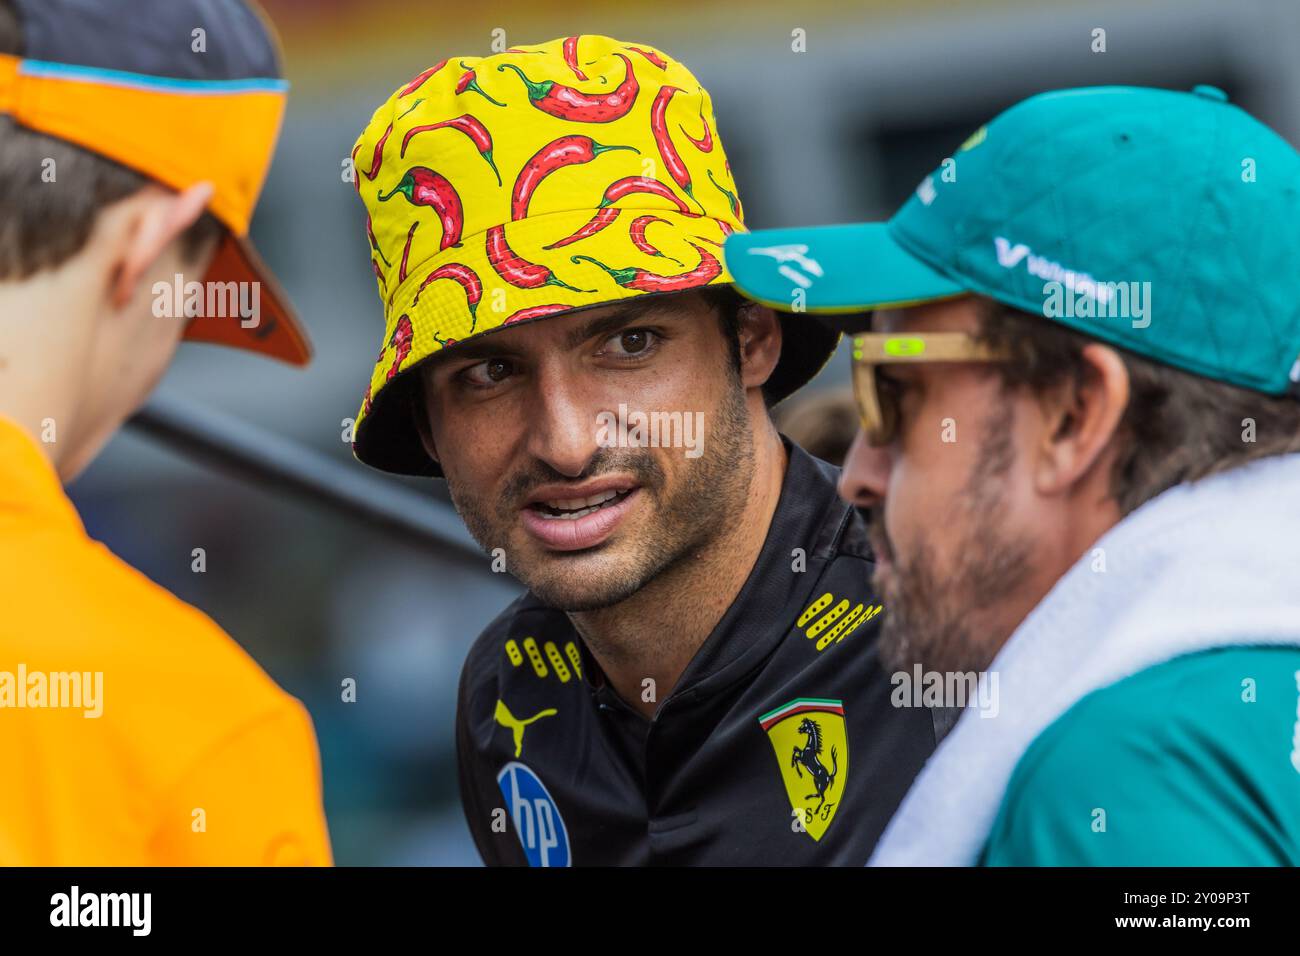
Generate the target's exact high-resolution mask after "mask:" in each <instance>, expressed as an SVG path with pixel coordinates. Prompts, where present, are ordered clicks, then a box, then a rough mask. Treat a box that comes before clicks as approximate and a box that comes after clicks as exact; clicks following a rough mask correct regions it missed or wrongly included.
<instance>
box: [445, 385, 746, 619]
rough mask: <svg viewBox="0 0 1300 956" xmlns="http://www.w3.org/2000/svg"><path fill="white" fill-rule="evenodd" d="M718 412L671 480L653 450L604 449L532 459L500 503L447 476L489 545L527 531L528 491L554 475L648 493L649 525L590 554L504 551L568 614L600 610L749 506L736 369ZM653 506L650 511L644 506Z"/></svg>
mask: <svg viewBox="0 0 1300 956" xmlns="http://www.w3.org/2000/svg"><path fill="white" fill-rule="evenodd" d="M728 378H729V380H730V385H729V387H728V388H727V390H726V393H725V394H724V396H723V398H722V400H721V402H720V403H719V405H718V407H717V408H716V409H715V410H714V411H713V413H712V421H713V427H712V428H711V429H710V430H709V432H708V441H707V442H705V443H704V445H703V447H705V448H707V451H705V453H704V454H701V455H700V457H698V458H695V459H688V461H689V464H688V465H687V467H686V468H685V469H684V470H683V471H682V472H681V475H682V477H681V479H680V480H679V482H678V484H677V487H675V488H674V487H671V484H670V481H669V477H668V473H667V472H666V471H665V469H664V467H663V465H662V463H661V462H660V459H659V458H658V457H657V456H656V454H655V450H654V449H650V448H598V449H597V450H596V453H595V454H594V455H592V458H591V461H590V462H589V463H588V465H587V467H586V468H585V469H584V470H583V472H582V474H580V475H578V476H576V477H574V476H565V475H561V474H560V473H559V472H557V471H555V470H554V469H553V468H551V467H550V466H549V465H547V464H546V463H545V462H542V461H537V460H534V461H533V462H531V463H530V464H528V465H526V466H525V467H523V468H521V469H520V470H519V471H518V472H516V473H515V474H513V475H511V476H510V477H509V479H507V480H506V482H505V483H504V485H503V486H502V489H501V491H500V493H499V494H498V495H497V498H496V501H495V503H490V502H487V501H485V500H483V496H482V495H479V494H476V490H475V489H474V488H472V487H471V486H470V483H466V482H460V481H453V479H452V478H451V476H450V474H448V476H447V490H448V492H449V493H450V495H451V499H452V503H453V504H454V505H455V506H456V510H457V511H458V512H459V513H460V516H461V519H462V520H463V521H464V522H465V527H466V528H467V529H468V530H469V533H470V534H471V535H472V536H473V538H474V540H475V541H477V542H478V543H479V545H480V546H481V547H482V548H483V549H484V550H487V551H490V550H491V549H492V548H494V547H498V546H501V542H505V541H508V540H509V538H510V535H511V534H512V533H522V532H521V531H520V526H519V512H520V508H521V507H522V506H523V502H524V501H526V500H527V497H528V495H529V493H530V492H531V491H532V489H534V488H536V487H538V486H539V485H542V484H546V483H550V482H564V481H572V482H578V481H585V480H587V479H590V478H593V477H598V476H600V475H608V474H619V475H626V476H630V477H632V478H633V479H634V480H635V482H636V483H637V485H638V486H639V491H638V492H637V494H638V495H642V496H645V498H646V499H647V500H646V501H644V502H642V503H641V505H640V507H639V510H640V511H641V512H642V513H643V514H645V515H646V517H645V518H644V519H642V520H643V521H644V523H645V528H644V529H642V530H639V531H638V532H637V533H636V534H635V535H631V534H627V533H626V532H625V533H623V534H622V535H618V534H616V535H615V538H614V539H613V540H611V541H607V542H605V543H603V544H600V545H597V546H596V547H594V548H590V549H587V550H585V551H575V552H562V553H561V552H545V551H542V552H540V553H538V552H537V551H536V550H535V549H531V548H527V549H507V553H508V561H509V565H508V567H509V570H510V571H511V573H513V574H514V576H515V577H516V578H518V579H519V581H520V582H522V583H523V585H524V586H525V587H527V588H528V590H529V591H531V592H532V593H533V595H534V596H535V597H537V599H538V600H539V601H541V602H542V603H543V604H545V605H547V606H548V607H551V608H555V609H557V610H562V611H570V612H576V611H595V610H600V609H602V608H607V607H612V606H613V605H616V604H619V603H621V602H623V601H625V600H627V599H628V598H630V597H631V596H632V595H634V594H636V593H637V592H638V591H640V590H641V589H642V588H644V587H645V586H646V585H647V584H649V583H650V582H651V581H653V580H654V579H655V578H657V577H659V576H660V575H662V574H663V573H665V572H666V571H668V570H670V569H671V568H673V567H674V566H676V565H677V564H678V563H680V562H681V561H682V560H683V559H684V558H686V557H687V556H689V555H691V554H693V553H696V552H698V551H699V550H701V549H704V548H707V547H708V545H709V544H710V543H711V542H713V541H715V540H717V539H719V538H720V537H722V535H723V534H724V533H726V532H727V531H728V530H729V529H730V527H731V524H732V523H733V522H734V519H735V516H736V515H737V514H738V513H739V512H740V511H741V510H742V509H743V507H744V504H745V499H746V497H747V496H748V494H749V486H750V483H751V481H752V479H753V474H754V443H753V435H752V433H751V430H750V427H751V423H750V419H749V410H748V408H747V407H746V405H745V389H744V386H743V384H742V383H741V381H740V378H739V376H738V375H737V374H735V372H734V370H733V371H731V373H730V374H729V375H728ZM647 505H648V506H649V507H648V508H647V507H646V506H647Z"/></svg>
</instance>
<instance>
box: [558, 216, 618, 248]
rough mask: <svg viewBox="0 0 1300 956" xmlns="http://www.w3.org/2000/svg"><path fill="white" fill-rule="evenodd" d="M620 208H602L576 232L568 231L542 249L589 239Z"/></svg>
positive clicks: (612, 217)
mask: <svg viewBox="0 0 1300 956" xmlns="http://www.w3.org/2000/svg"><path fill="white" fill-rule="evenodd" d="M622 211H623V210H621V209H602V210H600V211H599V212H597V213H596V215H594V216H592V217H591V218H590V219H588V220H587V221H586V223H584V224H583V225H582V226H581V227H580V228H579V229H578V230H577V231H576V232H573V233H570V234H569V235H567V236H565V237H564V238H563V239H560V240H557V241H556V242H552V243H551V244H550V245H549V246H542V248H543V249H559V248H560V247H561V246H568V245H572V244H573V243H575V242H578V241H580V240H582V239H590V238H591V237H592V236H594V235H595V234H596V233H598V232H600V231H601V230H602V229H604V228H605V227H606V226H609V225H611V224H612V223H613V222H614V220H615V219H617V218H618V214H619V213H621V212H622Z"/></svg>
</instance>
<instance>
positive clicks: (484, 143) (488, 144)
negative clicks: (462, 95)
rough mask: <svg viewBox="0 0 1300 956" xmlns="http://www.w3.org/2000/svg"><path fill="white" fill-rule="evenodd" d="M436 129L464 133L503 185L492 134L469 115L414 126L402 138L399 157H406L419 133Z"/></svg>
mask: <svg viewBox="0 0 1300 956" xmlns="http://www.w3.org/2000/svg"><path fill="white" fill-rule="evenodd" d="M434 129H454V130H456V131H457V132H458V133H464V134H465V135H466V136H468V137H469V141H470V142H471V143H473V144H474V148H475V149H477V150H478V152H479V155H480V156H482V157H483V158H484V159H485V160H487V164H488V165H489V166H491V167H492V172H493V173H494V174H495V175H496V178H497V185H498V186H500V185H501V173H499V172H498V171H497V164H496V163H495V162H493V160H492V134H491V133H489V132H488V130H487V127H486V126H484V125H483V124H482V123H481V122H479V121H478V120H477V119H475V118H474V117H472V116H470V115H469V114H468V113H466V114H464V115H463V116H457V117H456V118H455V119H449V120H443V121H442V122H441V123H429V124H428V125H427V126H414V127H412V128H411V129H409V130H407V132H406V135H405V136H403V137H402V149H401V152H399V153H398V156H399V157H404V156H406V147H407V144H408V143H410V142H411V137H413V136H415V135H416V134H417V133H427V132H428V131H429V130H434Z"/></svg>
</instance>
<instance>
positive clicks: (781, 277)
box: [723, 222, 968, 324]
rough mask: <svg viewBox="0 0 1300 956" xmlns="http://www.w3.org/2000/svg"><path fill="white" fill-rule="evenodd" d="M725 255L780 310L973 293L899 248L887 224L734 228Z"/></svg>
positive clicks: (868, 307)
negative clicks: (796, 227)
mask: <svg viewBox="0 0 1300 956" xmlns="http://www.w3.org/2000/svg"><path fill="white" fill-rule="evenodd" d="M723 255H724V258H725V260H726V264H727V268H728V270H729V271H730V272H731V275H732V277H733V278H734V280H735V283H736V287H737V288H739V289H740V290H741V291H742V292H744V293H745V295H747V296H749V297H750V298H751V299H753V300H755V301H756V302H761V303H762V304H764V305H767V306H770V307H771V308H774V309H779V310H781V311H783V312H810V313H814V314H820V315H828V316H834V315H851V314H854V313H857V314H861V313H863V312H870V311H872V310H873V309H885V308H901V307H903V306H908V305H919V304H921V303H924V302H933V301H936V300H939V299H951V298H955V297H957V296H960V295H964V294H966V292H967V291H968V290H966V289H964V288H963V287H962V286H960V285H958V284H957V283H956V282H954V281H952V280H951V279H949V278H948V277H947V276H945V275H944V274H943V273H941V272H938V271H937V270H935V269H933V268H932V267H931V266H929V265H927V264H926V263H925V262H923V261H921V260H920V259H918V258H917V257H916V256H914V255H912V254H911V253H910V252H908V251H907V250H906V249H904V248H903V247H902V246H900V245H899V244H898V243H897V242H896V241H895V240H894V238H893V236H891V235H890V232H889V223H885V222H872V223H857V224H852V225H838V226H810V227H807V228H801V229H760V230H758V231H756V232H748V233H736V234H735V235H732V236H729V237H727V241H726V245H725V246H724V247H723ZM823 321H826V320H823ZM828 324H834V320H830V322H829V323H828Z"/></svg>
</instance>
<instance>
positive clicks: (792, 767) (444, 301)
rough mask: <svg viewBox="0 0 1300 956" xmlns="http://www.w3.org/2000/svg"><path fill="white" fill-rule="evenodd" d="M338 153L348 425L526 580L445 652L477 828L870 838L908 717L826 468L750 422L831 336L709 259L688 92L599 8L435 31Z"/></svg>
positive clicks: (579, 835)
mask: <svg viewBox="0 0 1300 956" xmlns="http://www.w3.org/2000/svg"><path fill="white" fill-rule="evenodd" d="M353 158H354V162H355V165H356V168H357V172H358V175H357V186H358V190H359V192H360V194H361V198H362V201H363V202H364V203H365V207H366V211H367V213H368V218H367V232H368V238H369V242H370V248H371V259H372V266H373V269H374V271H375V274H376V276H377V281H378V291H379V294H380V298H381V301H382V303H383V308H384V312H385V319H386V326H385V331H384V338H383V341H382V345H383V349H382V352H381V353H380V355H379V359H378V361H377V362H376V364H375V366H374V368H373V371H372V372H371V375H370V381H369V384H368V386H367V388H366V390H365V395H364V397H363V399H362V407H361V411H360V413H359V415H358V419H357V426H356V430H355V433H354V437H355V444H354V449H355V452H356V455H357V457H358V458H359V459H360V460H361V461H363V462H365V463H367V464H370V465H373V466H375V467H377V468H381V469H384V470H386V471H391V472H397V473H401V474H412V475H426V476H434V475H437V476H441V477H445V478H446V481H447V486H448V489H449V491H450V493H451V497H452V500H453V502H454V503H455V505H456V507H457V509H458V510H459V512H460V515H461V517H462V518H463V519H464V521H465V524H466V525H467V527H468V528H469V530H470V532H471V533H472V534H473V535H474V537H475V538H476V540H477V541H478V542H479V543H480V544H481V545H482V546H483V548H484V549H485V550H486V551H488V552H490V553H491V554H492V555H493V560H494V561H495V562H496V566H497V567H498V569H502V568H503V569H504V570H507V571H509V572H510V573H512V574H514V575H515V576H516V577H517V578H519V580H521V581H522V582H523V583H524V584H525V585H527V587H528V593H527V594H526V595H525V596H524V597H523V598H521V599H520V600H519V601H517V602H516V603H515V604H513V605H511V606H510V607H509V608H507V609H506V610H505V611H504V612H503V613H502V614H501V616H500V617H499V618H497V620H496V621H494V622H493V623H492V624H491V625H489V627H488V628H487V629H486V630H485V631H484V633H483V634H482V635H481V636H480V637H479V639H478V640H477V642H476V643H475V645H474V647H473V649H472V650H471V652H470V654H469V657H468V659H467V661H466V663H465V667H464V671H463V674H462V677H461V685H460V697H459V705H458V709H457V714H458V719H457V728H456V744H457V753H458V758H459V769H460V786H461V794H462V800H463V804H464V808H465V814H466V818H467V821H468V823H469V827H470V831H471V832H472V834H473V836H474V839H475V841H476V843H477V846H478V849H479V851H480V853H481V855H482V856H483V859H484V860H485V861H486V862H488V863H492V864H524V863H527V864H530V865H534V866H565V865H571V864H580V865H591V864H649V863H668V864H764V863H787V864H788V863H804V864H813V863H857V864H860V863H863V862H865V861H866V859H867V856H868V855H869V854H870V851H871V847H872V846H873V845H874V842H875V839H876V837H877V836H878V835H879V833H880V831H881V830H882V829H883V827H884V825H885V823H886V821H887V820H888V819H889V816H890V814H891V813H892V812H893V810H894V807H895V806H896V804H897V801H898V800H899V799H900V798H901V797H902V794H903V793H904V791H905V790H906V789H907V786H908V784H909V783H910V781H911V779H912V775H913V774H914V773H915V772H916V770H917V769H918V768H919V767H920V766H921V764H922V763H923V762H924V760H925V758H926V756H927V755H928V754H929V753H930V751H931V750H932V749H933V747H934V743H935V739H936V732H935V726H934V722H933V718H932V714H931V712H930V711H929V710H926V709H900V708H896V707H894V706H891V704H890V700H889V697H890V693H889V690H890V689H889V685H888V682H887V680H886V678H885V675H884V674H883V673H882V672H881V671H880V669H879V666H878V665H877V663H876V658H875V654H874V653H873V650H872V648H873V646H874V642H875V636H876V630H877V627H878V620H877V619H878V616H879V613H880V606H879V604H878V602H877V601H876V600H875V598H874V596H873V595H872V593H871V592H870V590H869V588H868V587H867V585H866V583H865V582H866V581H867V579H868V577H869V569H870V561H871V553H870V550H869V548H868V546H867V543H866V525H865V522H864V521H863V519H862V518H861V516H860V515H859V514H858V513H857V511H855V510H854V509H852V508H850V507H848V506H847V505H845V504H844V503H843V502H841V501H840V500H839V499H838V498H837V497H836V493H835V485H836V481H837V478H838V471H837V469H835V468H833V467H831V466H830V465H827V464H826V463H825V462H820V461H818V460H817V459H815V458H813V457H812V456H811V455H809V454H807V453H806V452H804V451H803V450H801V449H800V448H799V447H798V446H797V445H795V444H794V443H792V442H790V441H788V440H787V439H784V438H783V437H782V436H781V435H780V434H779V433H778V432H777V430H776V427H775V426H774V425H773V423H772V419H771V416H770V414H769V408H770V406H771V405H774V404H775V403H777V402H779V401H781V400H782V399H783V398H785V397H786V396H787V395H789V394H790V393H792V392H793V391H795V390H796V389H798V388H799V387H800V386H802V385H803V384H804V383H806V382H807V381H808V380H809V379H811V378H812V377H813V376H814V375H815V374H816V373H817V372H818V370H819V369H820V368H821V367H822V366H823V365H824V364H825V362H826V360H827V359H828V358H829V356H830V355H831V353H832V352H833V351H834V349H835V347H836V344H837V342H838V338H839V336H838V333H834V332H828V331H826V330H824V329H821V328H820V327H817V326H815V325H814V324H812V323H805V324H804V327H803V328H801V329H800V330H799V333H798V334H797V335H788V334H786V330H785V328H784V326H783V323H784V320H780V319H778V318H777V316H776V314H775V313H774V312H773V311H772V310H771V309H769V308H766V307H763V306H745V305H744V304H743V302H742V300H741V299H740V297H739V296H738V295H737V293H736V292H735V291H734V290H733V289H732V287H731V281H732V280H731V276H730V275H729V274H728V272H727V271H726V269H725V268H724V267H723V265H722V263H721V261H720V258H719V245H720V243H721V242H722V240H723V239H724V238H725V237H726V236H727V235H729V234H731V233H733V232H736V231H738V230H743V229H744V225H743V222H742V219H741V205H740V200H739V198H738V196H737V190H736V185H735V181H734V180H733V178H732V175H731V169H730V165H729V164H728V162H727V157H726V153H725V151H724V150H723V146H722V141H721V138H720V137H719V134H718V130H717V124H716V121H715V119H714V115H713V105H712V102H711V100H710V97H709V95H708V93H707V92H706V91H705V90H704V89H703V87H702V86H701V85H700V83H699V81H698V80H696V79H695V77H694V76H693V75H692V74H691V72H690V71H689V70H688V69H687V68H686V67H685V66H684V65H683V64H681V63H680V62H678V61H676V60H674V59H672V58H671V57H669V56H667V55H666V54H664V53H663V52H661V51H659V50H655V49H653V48H651V47H648V46H645V45H643V44H630V43H622V42H620V41H618V40H614V39H611V38H609V37H604V36H591V35H588V36H575V37H568V38H565V39H558V40H554V41H551V42H548V43H543V44H538V45H529V46H525V47H520V48H511V49H509V50H506V51H504V52H502V53H499V54H496V55H494V56H490V57H486V58H482V59H475V58H467V59H463V60H462V59H458V58H451V59H448V60H444V61H442V62H440V63H437V64H435V65H434V66H431V67H430V68H429V69H427V70H424V71H422V72H421V73H420V74H419V75H417V76H415V77H414V78H412V79H411V80H410V81H409V82H407V83H404V84H403V85H402V86H401V87H400V88H398V89H397V90H396V91H394V93H393V94H392V95H391V96H390V97H389V98H388V100H387V102H385V103H384V104H383V105H382V106H380V107H379V109H378V110H377V111H376V112H375V114H374V116H373V118H372V119H371V121H370V123H369V125H368V126H367V128H366V129H365V131H364V132H363V133H362V135H361V137H360V138H359V139H358V141H357V143H356V146H355V149H354V150H353Z"/></svg>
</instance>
